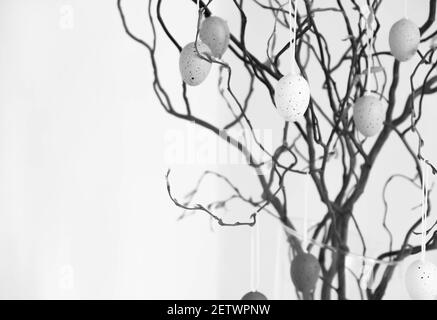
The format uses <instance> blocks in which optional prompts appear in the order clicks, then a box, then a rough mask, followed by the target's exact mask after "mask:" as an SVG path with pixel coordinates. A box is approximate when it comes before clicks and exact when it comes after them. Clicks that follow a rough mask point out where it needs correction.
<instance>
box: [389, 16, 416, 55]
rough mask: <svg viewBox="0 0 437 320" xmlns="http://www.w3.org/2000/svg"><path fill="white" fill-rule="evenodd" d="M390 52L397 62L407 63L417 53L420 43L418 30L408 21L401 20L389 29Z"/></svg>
mask: <svg viewBox="0 0 437 320" xmlns="http://www.w3.org/2000/svg"><path fill="white" fill-rule="evenodd" d="M389 43H390V51H391V53H392V54H393V56H394V57H395V58H396V59H397V60H399V61H407V60H409V59H410V58H411V57H412V56H414V55H415V54H416V52H417V48H418V47H419V43H420V30H419V28H418V27H417V26H416V24H415V23H414V22H413V21H411V20H408V19H401V20H399V21H398V22H396V23H395V24H394V25H393V26H392V27H391V29H390V34H389Z"/></svg>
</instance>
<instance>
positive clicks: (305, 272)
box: [291, 253, 321, 294]
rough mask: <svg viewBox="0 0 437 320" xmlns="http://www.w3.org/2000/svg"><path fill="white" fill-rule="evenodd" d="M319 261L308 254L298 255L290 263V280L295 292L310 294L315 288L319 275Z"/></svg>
mask: <svg viewBox="0 0 437 320" xmlns="http://www.w3.org/2000/svg"><path fill="white" fill-rule="evenodd" d="M320 269H321V268H320V264H319V260H317V258H316V257H314V256H313V255H312V254H310V253H300V254H298V255H297V256H296V257H295V258H294V259H293V261H292V262H291V280H293V283H294V286H295V287H296V289H297V290H299V291H300V292H302V293H304V294H310V293H312V292H313V291H314V289H315V288H316V283H317V280H318V279H319V273H320Z"/></svg>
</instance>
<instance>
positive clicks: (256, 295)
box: [241, 291, 267, 300]
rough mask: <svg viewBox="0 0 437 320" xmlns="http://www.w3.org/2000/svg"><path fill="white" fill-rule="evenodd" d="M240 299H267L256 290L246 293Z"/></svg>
mask: <svg viewBox="0 0 437 320" xmlns="http://www.w3.org/2000/svg"><path fill="white" fill-rule="evenodd" d="M241 300H267V297H266V296H265V295H263V294H262V293H261V292H258V291H251V292H248V293H246V294H245V295H244V296H243V298H241Z"/></svg>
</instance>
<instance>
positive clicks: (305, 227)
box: [302, 172, 310, 252]
mask: <svg viewBox="0 0 437 320" xmlns="http://www.w3.org/2000/svg"><path fill="white" fill-rule="evenodd" d="M309 181H310V173H309V172H308V173H307V174H306V175H305V190H304V201H305V208H304V216H303V240H302V247H303V250H304V251H305V252H306V251H307V246H308V190H309Z"/></svg>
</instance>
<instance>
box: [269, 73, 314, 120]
mask: <svg viewBox="0 0 437 320" xmlns="http://www.w3.org/2000/svg"><path fill="white" fill-rule="evenodd" d="M309 102H310V87H309V85H308V82H307V81H306V80H305V78H304V77H302V76H301V75H299V74H294V73H289V74H288V75H286V76H284V77H282V78H281V79H280V80H279V82H278V84H277V86H276V90H275V103H276V108H277V109H278V112H279V114H280V115H281V116H282V117H283V118H284V119H285V121H291V122H295V121H298V120H299V119H301V118H302V117H303V115H304V114H305V112H306V110H307V108H308V104H309Z"/></svg>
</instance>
